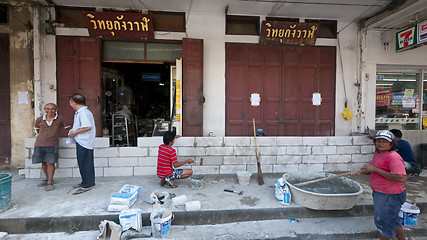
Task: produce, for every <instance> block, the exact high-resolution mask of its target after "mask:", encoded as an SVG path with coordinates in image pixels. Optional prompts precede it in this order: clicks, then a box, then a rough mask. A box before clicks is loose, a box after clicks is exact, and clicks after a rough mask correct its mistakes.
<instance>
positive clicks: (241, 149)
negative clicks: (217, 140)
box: [234, 147, 255, 156]
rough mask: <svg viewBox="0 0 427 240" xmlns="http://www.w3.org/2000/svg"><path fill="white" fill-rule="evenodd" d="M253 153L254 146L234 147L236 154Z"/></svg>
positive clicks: (246, 154)
mask: <svg viewBox="0 0 427 240" xmlns="http://www.w3.org/2000/svg"><path fill="white" fill-rule="evenodd" d="M254 154H255V148H254V147H234V155H236V156H250V155H254Z"/></svg>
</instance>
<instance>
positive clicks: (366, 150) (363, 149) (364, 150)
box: [360, 145, 375, 153]
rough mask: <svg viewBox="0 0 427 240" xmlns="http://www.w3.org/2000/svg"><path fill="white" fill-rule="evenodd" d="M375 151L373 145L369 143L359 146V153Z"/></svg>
mask: <svg viewBox="0 0 427 240" xmlns="http://www.w3.org/2000/svg"><path fill="white" fill-rule="evenodd" d="M374 152H375V146H374V145H369V146H361V147H360V153H374Z"/></svg>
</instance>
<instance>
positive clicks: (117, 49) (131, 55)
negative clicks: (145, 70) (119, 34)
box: [104, 42, 145, 60]
mask: <svg viewBox="0 0 427 240" xmlns="http://www.w3.org/2000/svg"><path fill="white" fill-rule="evenodd" d="M104 59H106V60H112V59H114V60H119V59H121V60H125V59H133V60H144V59H145V44H144V43H140V42H104Z"/></svg>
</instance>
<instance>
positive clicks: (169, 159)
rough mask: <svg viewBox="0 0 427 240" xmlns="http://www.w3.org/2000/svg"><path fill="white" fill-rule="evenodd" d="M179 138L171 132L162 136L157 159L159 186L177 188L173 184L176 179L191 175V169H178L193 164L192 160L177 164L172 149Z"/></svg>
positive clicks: (174, 151) (174, 152)
mask: <svg viewBox="0 0 427 240" xmlns="http://www.w3.org/2000/svg"><path fill="white" fill-rule="evenodd" d="M179 137H180V136H177V135H175V133H174V132H172V131H167V132H165V134H164V135H163V143H164V144H162V145H160V146H159V154H158V157H157V176H159V178H160V186H165V185H166V186H169V187H171V188H176V187H178V186H177V185H175V184H174V181H175V180H176V179H182V178H188V177H189V176H191V175H192V174H193V170H191V169H178V168H179V167H181V166H183V165H184V164H186V163H194V160H193V159H186V160H184V161H182V162H178V159H177V157H176V150H175V149H173V148H172V145H173V144H174V143H175V139H176V138H179Z"/></svg>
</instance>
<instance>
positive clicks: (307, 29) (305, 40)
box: [260, 21, 319, 45]
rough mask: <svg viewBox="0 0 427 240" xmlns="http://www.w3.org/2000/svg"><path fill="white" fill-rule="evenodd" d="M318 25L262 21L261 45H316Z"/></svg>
mask: <svg viewBox="0 0 427 240" xmlns="http://www.w3.org/2000/svg"><path fill="white" fill-rule="evenodd" d="M318 28H319V24H317V23H299V22H280V21H262V27H261V37H260V43H261V44H295V45H314V44H316V38H317V30H318Z"/></svg>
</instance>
